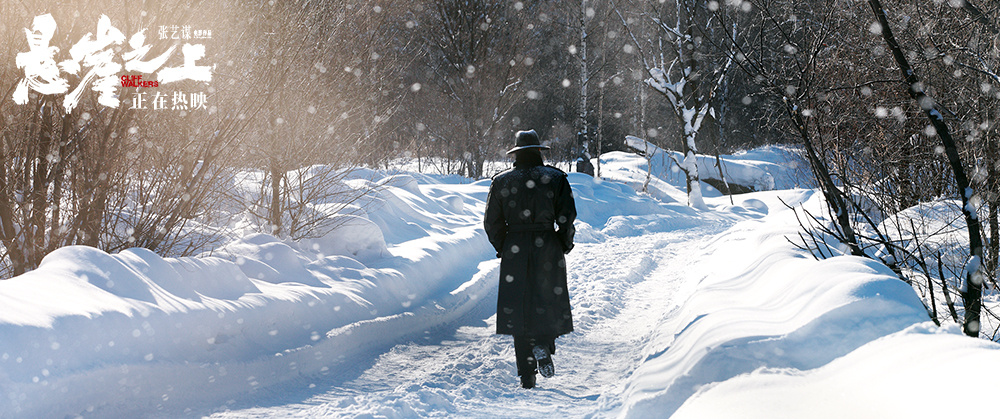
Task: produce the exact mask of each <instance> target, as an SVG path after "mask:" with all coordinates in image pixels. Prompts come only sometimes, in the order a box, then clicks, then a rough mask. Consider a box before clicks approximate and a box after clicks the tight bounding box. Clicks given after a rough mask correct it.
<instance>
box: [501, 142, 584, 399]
mask: <svg viewBox="0 0 1000 419" xmlns="http://www.w3.org/2000/svg"><path fill="white" fill-rule="evenodd" d="M546 149H548V147H546V146H543V145H541V143H540V141H539V139H538V134H536V133H535V131H534V130H532V131H520V132H518V133H517V135H516V141H515V147H514V148H513V149H511V150H510V151H508V152H507V154H514V168H513V169H511V170H508V171H506V172H503V173H501V174H499V175H497V176H495V177H494V178H493V183H492V184H491V185H490V193H489V197H488V198H487V201H486V217H485V220H484V223H483V224H484V227H485V229H486V235H487V236H488V237H489V239H490V243H492V244H493V247H494V248H495V249H496V251H497V257H500V258H502V260H501V261H500V287H499V296H498V297H497V333H498V334H503V335H513V336H514V353H515V356H516V358H517V375H519V376H521V385H522V387H524V388H532V387H534V386H535V373H536V368H537V372H540V373H541V374H542V376H544V377H550V376H552V375H553V374H554V373H555V367H554V366H553V364H552V354H553V353H555V348H556V346H555V339H556V337H558V336H561V335H564V334H567V333H569V332H572V331H573V318H572V315H571V314H570V305H569V292H568V288H567V286H566V259H565V257H564V255H565V254H566V253H569V251H570V250H571V249H573V235H574V233H575V229H574V228H573V220H575V219H576V205H575V204H574V202H573V192H572V190H571V189H570V186H569V181H568V180H567V179H566V173H564V172H563V171H561V170H559V169H557V168H555V167H552V166H546V165H544V164H543V163H542V153H541V150H546ZM556 226H558V229H557V228H556Z"/></svg>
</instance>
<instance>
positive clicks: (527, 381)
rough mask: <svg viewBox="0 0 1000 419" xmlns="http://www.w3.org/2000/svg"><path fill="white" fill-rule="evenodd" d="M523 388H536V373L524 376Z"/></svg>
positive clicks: (522, 378) (522, 380) (522, 379)
mask: <svg viewBox="0 0 1000 419" xmlns="http://www.w3.org/2000/svg"><path fill="white" fill-rule="evenodd" d="M521 387H524V388H534V387H535V373H531V374H524V375H522V376H521Z"/></svg>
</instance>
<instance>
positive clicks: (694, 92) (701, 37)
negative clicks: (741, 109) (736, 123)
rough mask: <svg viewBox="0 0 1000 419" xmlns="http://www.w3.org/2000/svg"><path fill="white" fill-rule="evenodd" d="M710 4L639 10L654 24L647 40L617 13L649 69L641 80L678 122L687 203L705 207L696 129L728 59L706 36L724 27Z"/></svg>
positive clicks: (686, 2) (686, 1)
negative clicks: (651, 33)
mask: <svg viewBox="0 0 1000 419" xmlns="http://www.w3.org/2000/svg"><path fill="white" fill-rule="evenodd" d="M710 4H711V5H712V6H711V7H713V8H717V7H718V3H717V2H704V1H700V0H675V1H674V2H673V3H672V4H668V3H664V6H661V7H660V8H659V9H657V8H652V9H651V10H648V11H645V12H643V13H642V14H641V15H642V17H643V18H645V19H648V20H651V21H652V23H653V25H654V27H655V28H656V34H655V36H654V37H653V39H651V40H650V41H649V42H648V43H644V42H640V41H639V40H638V39H637V38H636V35H635V34H634V33H633V32H632V31H631V29H630V28H629V26H630V25H629V24H628V21H627V20H626V19H625V18H624V16H622V15H620V17H621V20H622V24H623V25H624V26H625V28H626V29H627V30H629V33H630V35H631V36H632V40H633V42H634V44H635V47H636V48H637V49H638V50H639V55H640V58H641V60H642V65H643V66H644V68H646V71H647V72H648V73H649V76H650V77H649V78H648V79H646V80H645V83H646V84H647V85H648V86H649V87H651V88H652V89H654V90H655V91H656V92H658V93H659V94H660V95H661V96H662V97H664V98H665V99H666V100H667V102H668V103H669V105H670V109H671V110H672V111H673V114H674V117H675V118H676V119H677V121H678V122H679V123H680V125H681V130H682V132H681V138H682V141H681V152H682V154H683V155H684V158H683V159H682V160H681V161H679V162H677V164H678V166H679V167H680V168H681V170H682V171H683V172H684V174H685V180H686V184H687V191H688V204H689V205H691V206H692V207H695V208H699V209H707V208H708V207H707V206H706V205H705V201H704V199H703V195H702V191H701V179H700V176H699V173H698V160H697V153H698V143H697V139H698V133H699V131H700V130H701V128H702V125H703V123H704V122H705V118H706V117H707V116H709V115H714V108H713V106H714V102H713V99H714V98H715V96H716V94H717V92H718V91H719V88H720V86H721V85H722V83H723V80H724V79H725V77H726V73H727V72H728V70H729V68H730V65H731V64H732V61H733V60H732V56H731V55H730V54H718V53H715V52H713V51H712V50H711V44H710V43H709V42H707V41H706V39H705V38H706V36H710V35H711V34H714V33H717V32H719V31H723V32H724V31H725V28H721V27H718V21H717V20H715V19H713V18H712V14H711V13H710V11H709V6H710ZM668 5H669V6H672V8H669V7H667V6H668ZM644 44H645V45H644Z"/></svg>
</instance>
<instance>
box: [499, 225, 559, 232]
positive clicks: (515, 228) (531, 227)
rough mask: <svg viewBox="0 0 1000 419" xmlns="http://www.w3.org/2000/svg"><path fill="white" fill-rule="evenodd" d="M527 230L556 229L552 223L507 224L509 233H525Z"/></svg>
mask: <svg viewBox="0 0 1000 419" xmlns="http://www.w3.org/2000/svg"><path fill="white" fill-rule="evenodd" d="M527 231H555V227H553V226H552V223H528V224H511V225H508V226H507V232H508V233H523V232H527Z"/></svg>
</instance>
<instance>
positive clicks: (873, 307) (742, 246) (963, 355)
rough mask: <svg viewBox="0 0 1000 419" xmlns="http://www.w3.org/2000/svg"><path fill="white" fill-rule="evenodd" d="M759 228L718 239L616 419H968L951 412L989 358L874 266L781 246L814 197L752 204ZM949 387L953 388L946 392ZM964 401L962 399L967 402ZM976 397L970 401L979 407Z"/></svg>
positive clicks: (983, 379)
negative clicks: (758, 210)
mask: <svg viewBox="0 0 1000 419" xmlns="http://www.w3.org/2000/svg"><path fill="white" fill-rule="evenodd" d="M753 195H755V196H759V197H761V198H763V199H764V200H767V201H769V202H770V204H771V205H769V207H770V208H771V213H770V214H769V216H768V217H766V218H762V219H756V220H747V221H744V222H742V223H740V224H737V225H736V226H735V227H734V228H732V229H730V231H729V234H727V235H726V236H725V237H724V239H723V240H720V241H719V242H718V243H717V244H716V246H714V248H713V249H711V250H709V251H707V252H706V256H707V257H706V258H705V260H704V263H705V264H704V266H705V269H704V273H703V275H704V277H703V278H702V279H701V280H700V282H699V283H698V285H697V288H696V290H695V291H694V292H693V294H692V296H691V297H690V298H689V299H688V300H687V301H686V302H684V303H683V304H682V305H681V306H680V307H679V308H678V309H677V310H675V311H674V313H672V314H671V315H670V318H669V319H668V320H667V321H665V322H664V323H663V327H662V328H661V329H660V334H659V335H657V336H654V338H653V339H652V341H651V342H650V344H649V345H647V347H646V348H644V354H645V355H644V361H643V362H642V365H641V366H640V367H639V368H638V369H637V370H636V371H635V373H634V374H633V376H632V377H630V378H629V380H628V384H627V387H626V390H625V395H624V407H623V409H622V410H621V411H620V412H619V413H620V414H621V415H622V416H625V417H634V418H644V417H664V416H671V417H675V418H730V417H740V418H802V417H810V418H844V417H851V418H884V417H943V416H953V415H962V414H978V415H982V414H984V413H987V412H991V411H992V410H993V409H992V408H989V407H988V406H986V405H983V404H980V403H975V402H969V403H963V402H961V400H968V399H969V398H970V397H971V398H972V399H975V398H976V397H975V395H976V394H982V395H983V396H985V395H986V394H988V393H991V392H994V391H998V390H1000V384H997V383H996V380H995V379H994V378H995V377H996V374H998V373H1000V345H997V344H995V343H991V342H988V341H983V340H977V339H970V338H967V337H964V336H963V335H962V334H961V328H960V327H959V325H957V324H950V325H945V326H944V327H937V326H935V325H934V323H933V322H931V321H930V319H929V317H928V315H927V312H926V310H925V308H924V306H923V304H922V303H921V301H920V299H919V298H918V296H917V295H916V294H915V293H914V291H913V289H912V288H911V287H910V286H909V285H907V284H906V283H904V282H902V281H900V280H899V279H897V277H896V275H895V274H894V273H893V272H892V271H891V270H890V269H889V268H887V267H886V266H884V265H882V264H880V263H877V262H875V261H873V260H871V259H866V258H859V257H854V256H849V255H842V256H838V257H834V258H831V259H826V260H820V261H817V260H814V259H813V258H812V257H811V256H810V255H808V254H806V253H804V252H803V251H801V250H799V249H797V248H795V247H794V246H793V245H792V244H791V243H789V242H788V240H787V239H786V238H788V237H796V233H797V228H798V225H797V224H796V223H794V221H793V220H794V215H792V214H790V210H787V209H785V207H784V205H782V204H781V203H780V202H778V201H777V199H775V198H777V197H781V199H782V200H783V201H784V202H787V203H789V204H792V205H795V204H799V203H801V204H804V205H806V206H807V207H809V208H810V210H812V211H814V212H818V208H819V205H822V203H821V202H820V200H819V194H818V193H814V192H812V191H784V192H781V193H778V194H774V195H771V196H770V198H764V197H762V196H760V194H753ZM959 383H961V384H960V385H959ZM970 389H975V390H973V393H971V394H969V393H967V392H968V391H970ZM980 391H981V393H980Z"/></svg>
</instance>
